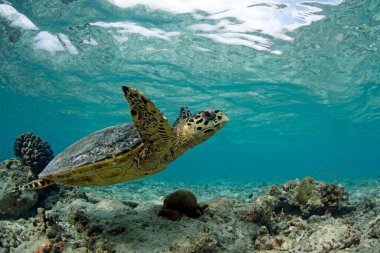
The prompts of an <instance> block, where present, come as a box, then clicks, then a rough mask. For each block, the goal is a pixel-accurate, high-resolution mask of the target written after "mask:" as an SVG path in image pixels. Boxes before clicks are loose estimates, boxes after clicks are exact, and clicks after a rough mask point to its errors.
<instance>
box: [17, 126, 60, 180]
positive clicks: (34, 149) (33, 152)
mask: <svg viewBox="0 0 380 253" xmlns="http://www.w3.org/2000/svg"><path fill="white" fill-rule="evenodd" d="M14 153H15V155H16V156H17V157H19V158H20V159H21V162H22V163H23V164H24V165H27V166H29V167H30V168H31V170H32V172H33V174H35V175H38V174H39V173H40V172H41V171H42V170H43V169H44V168H45V166H46V165H47V164H48V163H49V162H50V161H51V159H53V151H52V149H51V148H50V145H49V143H47V142H46V141H44V140H42V139H41V138H40V137H38V136H36V135H35V134H33V133H25V134H23V135H20V136H19V137H17V138H16V140H15V143H14Z"/></svg>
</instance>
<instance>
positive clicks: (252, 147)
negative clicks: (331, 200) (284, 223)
mask: <svg viewBox="0 0 380 253" xmlns="http://www.w3.org/2000/svg"><path fill="white" fill-rule="evenodd" d="M139 2H140V3H143V4H137V5H136V3H139ZM159 2H160V1H149V0H145V1H122V0H121V1H116V0H115V1H106V0H96V1H90V0H88V1H51V0H46V1H31V0H28V1H7V2H5V1H3V2H1V1H0V49H1V51H0V64H1V65H0V66H1V68H0V101H1V103H0V115H1V121H0V122H1V123H0V141H1V145H0V152H1V153H0V158H1V159H5V158H8V157H12V156H13V149H12V147H13V141H14V138H15V137H16V136H18V135H20V134H22V133H24V132H27V131H32V132H34V133H35V134H37V135H39V136H41V137H42V138H43V139H45V140H47V141H48V142H49V143H50V144H51V145H52V147H53V149H54V151H55V154H57V153H59V152H60V151H62V150H63V149H64V148H65V147H67V146H68V145H70V144H71V143H73V142H74V141H76V140H78V139H79V138H81V137H83V136H85V135H86V134H89V133H91V132H93V131H95V130H98V129H100V128H103V127H107V126H110V125H114V124H118V123H122V122H130V121H131V118H130V115H129V109H128V105H127V103H126V101H125V100H124V97H123V94H122V91H121V85H129V86H131V87H135V88H138V89H139V90H141V91H142V92H144V93H145V94H146V95H147V96H148V97H150V98H151V99H152V101H153V102H155V104H156V105H157V106H158V107H159V108H160V109H161V111H162V112H163V113H164V114H165V115H166V116H167V118H168V119H169V120H170V122H173V121H174V120H175V118H176V117H177V114H178V111H179V108H180V106H182V105H187V106H188V107H189V109H190V110H191V111H192V112H194V113H195V112H197V111H200V110H202V109H206V108H211V109H221V110H223V111H225V113H226V114H227V115H228V117H229V118H230V122H229V123H228V124H227V125H226V126H225V128H224V129H223V130H222V131H220V132H219V133H218V134H217V135H215V136H214V137H213V138H212V139H210V140H209V141H208V142H206V143H204V144H202V145H200V146H198V147H196V148H194V149H192V150H191V151H189V152H188V153H186V154H185V155H184V156H182V157H180V158H179V159H178V160H177V161H175V162H174V163H172V164H171V165H170V166H169V167H168V169H167V170H165V171H164V172H162V173H160V174H158V175H156V176H155V177H157V178H173V177H175V178H179V179H190V180H203V179H205V180H209V179H215V178H217V179H219V178H222V179H228V180H259V181H260V180H273V179H274V180H277V179H281V180H282V179H284V180H285V179H288V178H293V177H304V176H306V175H311V176H315V177H323V176H324V175H321V174H320V172H319V171H320V170H322V169H323V170H327V171H328V172H329V173H336V174H338V175H340V176H341V177H344V178H349V177H357V176H366V177H373V176H377V175H378V174H379V162H380V131H379V129H380V85H379V84H380V69H379V66H380V64H379V63H380V55H379V52H378V51H379V44H380V40H379V37H380V15H379V13H380V7H379V4H378V1H376V0H373V1H345V2H341V1H338V0H337V1H333V0H318V1H315V2H313V3H306V2H303V1H299V0H287V1H271V2H268V1H263V2H260V1H245V0H240V1H228V0H227V1H222V2H223V4H222V2H220V1H218V3H216V2H215V1H210V2H207V3H206V2H204V3H202V2H199V1H195V0H194V1H189V2H187V3H180V1H172V2H171V4H166V5H165V4H164V3H159ZM9 6H13V7H12V8H13V10H14V11H16V14H15V12H13V14H12V13H11V14H12V15H13V16H12V15H11V14H10V9H9ZM21 15H25V16H21ZM25 19H28V20H29V21H30V22H32V24H33V25H34V26H33V25H31V24H30V23H28V22H27V21H25ZM65 38H66V40H65ZM67 40H69V42H67Z"/></svg>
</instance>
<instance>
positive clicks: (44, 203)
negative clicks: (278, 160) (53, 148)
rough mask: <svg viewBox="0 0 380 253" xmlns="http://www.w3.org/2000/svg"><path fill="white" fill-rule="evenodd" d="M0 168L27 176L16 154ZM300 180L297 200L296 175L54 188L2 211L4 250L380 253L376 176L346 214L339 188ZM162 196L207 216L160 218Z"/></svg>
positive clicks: (354, 195)
mask: <svg viewBox="0 0 380 253" xmlns="http://www.w3.org/2000/svg"><path fill="white" fill-rule="evenodd" d="M7 166H8V167H9V168H6V167H7ZM0 171H2V172H1V173H0V174H1V175H3V177H2V180H3V181H1V184H0V186H1V187H3V186H2V185H3V184H4V182H5V183H7V184H10V183H11V181H12V180H13V181H17V180H19V181H21V179H19V177H27V175H28V172H27V169H26V166H25V165H22V164H21V163H20V162H19V161H18V160H10V161H8V162H5V163H3V164H2V165H1V167H0ZM5 172H8V173H9V175H8V177H7V174H6V173H5ZM17 173H18V174H17ZM29 176H30V175H29ZM4 180H5V181H4ZM25 180H26V179H25ZM306 181H308V183H307V188H308V190H307V191H308V192H309V193H307V194H305V195H307V198H306V199H307V200H305V199H303V200H301V201H300V196H299V197H297V194H299V192H301V194H302V191H304V190H303V189H305V188H303V187H304V186H302V187H301V185H302V183H303V182H305V180H303V181H302V180H298V179H297V180H292V181H289V182H286V183H285V184H284V185H283V186H282V187H279V186H277V185H273V186H268V185H264V184H256V185H255V184H253V183H250V184H246V185H244V186H242V185H240V186H238V187H237V188H233V187H231V186H226V185H224V186H223V185H222V184H214V185H207V186H206V185H202V184H198V185H194V184H193V185H191V184H182V185H181V183H176V184H173V183H172V182H170V183H162V182H160V183H152V182H149V183H144V182H141V181H139V182H131V183H129V184H125V186H123V187H120V186H118V187H106V188H89V189H87V188H86V189H85V192H83V191H79V190H78V189H77V188H72V187H59V188H57V189H56V190H55V191H54V192H53V191H52V192H50V193H49V194H47V196H46V197H45V198H44V199H43V200H40V198H39V199H38V202H37V204H36V205H35V208H31V209H29V211H28V212H27V214H28V215H27V216H25V215H24V216H23V218H20V219H4V218H6V217H3V219H0V231H2V232H1V233H0V253H3V252H4V253H5V252H78V253H80V252H83V253H85V252H115V253H118V252H158V251H159V252H175V253H190V252H215V253H218V252H260V251H261V252H295V253H297V252H332V251H334V252H377V251H376V250H377V249H378V248H379V247H380V240H379V237H380V232H379V231H380V219H379V217H378V214H379V213H380V199H379V197H378V194H377V192H378V190H379V188H378V185H380V184H379V182H372V183H365V184H363V183H355V184H352V185H351V186H350V188H349V193H350V200H351V201H354V203H355V206H356V208H350V209H349V212H345V213H342V212H341V210H342V208H343V207H344V206H348V204H349V203H348V194H347V193H346V189H345V188H343V186H341V185H338V184H328V183H324V182H320V181H316V180H309V179H307V180H306ZM178 186H180V187H178ZM184 187H186V188H187V187H189V188H191V189H194V192H196V193H197V196H198V197H199V198H200V199H208V200H207V204H208V208H207V209H204V210H202V207H203V206H201V207H200V205H199V204H198V203H197V198H196V197H195V195H194V194H193V193H191V192H190V193H189V192H188V191H186V190H185V191H183V190H181V191H180V192H179V193H178V192H177V193H176V194H174V193H175V192H174V190H175V189H178V188H184ZM239 187H240V188H239ZM374 187H377V188H376V189H374ZM265 188H268V189H267V190H265ZM2 189H3V188H2ZM363 189H364V190H363ZM310 190H311V193H310ZM41 192H42V191H41ZM170 192H173V193H172V194H168V195H167V193H170ZM154 194H155V195H154ZM222 194H225V195H223V196H221V195H222ZM165 195H167V196H168V197H169V196H171V198H169V200H170V201H169V200H168V201H166V202H165V203H164V204H165V205H166V206H168V207H171V208H173V209H170V210H175V211H178V210H177V209H175V208H178V204H179V203H181V201H183V200H186V201H185V203H186V205H187V208H189V207H190V210H193V211H192V212H190V215H195V216H197V215H199V212H201V211H203V215H201V216H200V217H198V218H197V219H183V220H182V221H181V222H172V221H169V220H167V219H163V218H161V217H158V216H157V213H158V212H160V209H161V208H162V206H161V205H160V204H161V201H162V199H163V198H164V197H163V196H165ZM173 195H174V197H173ZM218 195H219V197H217V198H214V199H210V198H212V197H213V196H218ZM38 196H40V195H38ZM247 196H250V197H249V198H248V199H247ZM332 196H334V197H332ZM148 198H150V199H149V200H146V199H148ZM323 198H328V199H330V200H329V201H327V202H326V201H324V200H323ZM301 199H302V197H301ZM181 205H182V206H184V205H185V204H184V203H182V204H181ZM186 205H185V206H186ZM37 207H38V208H37ZM0 208H1V206H0ZM181 208H183V207H181ZM181 210H182V211H183V209H181ZM194 210H195V211H194ZM198 211H199V212H198ZM178 212H179V211H178ZM184 214H185V213H184ZM180 215H182V213H181V214H180Z"/></svg>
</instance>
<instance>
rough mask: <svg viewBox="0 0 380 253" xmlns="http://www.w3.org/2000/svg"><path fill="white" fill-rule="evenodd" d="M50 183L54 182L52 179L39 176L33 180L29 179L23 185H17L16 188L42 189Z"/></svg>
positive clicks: (22, 189) (23, 189)
mask: <svg viewBox="0 0 380 253" xmlns="http://www.w3.org/2000/svg"><path fill="white" fill-rule="evenodd" d="M52 184H54V182H53V181H51V180H49V179H43V178H40V179H36V180H33V181H31V182H29V183H27V184H25V185H21V186H19V187H18V189H19V190H21V191H25V190H37V189H42V188H45V187H48V186H50V185H52Z"/></svg>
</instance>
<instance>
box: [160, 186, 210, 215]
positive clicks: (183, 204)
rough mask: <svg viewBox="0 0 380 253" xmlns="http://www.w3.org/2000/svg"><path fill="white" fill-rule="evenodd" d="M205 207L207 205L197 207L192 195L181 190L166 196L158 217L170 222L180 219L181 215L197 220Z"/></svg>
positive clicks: (195, 199)
mask: <svg viewBox="0 0 380 253" xmlns="http://www.w3.org/2000/svg"><path fill="white" fill-rule="evenodd" d="M206 207H207V205H198V203H197V198H196V197H195V195H194V193H192V192H191V191H188V190H184V189H182V190H178V191H175V192H173V193H171V194H169V195H168V196H166V198H165V200H164V205H163V207H162V208H161V210H160V212H159V214H158V215H159V216H164V217H167V218H169V219H171V220H179V219H181V217H182V214H185V215H186V216H188V217H191V218H198V217H199V216H201V215H202V213H203V210H204V209H205V208H206Z"/></svg>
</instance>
